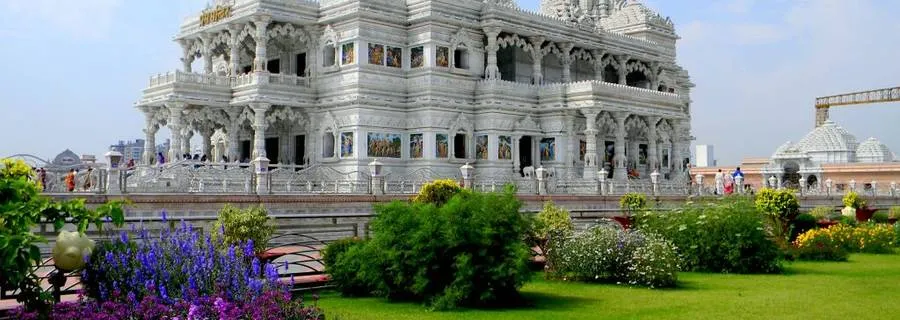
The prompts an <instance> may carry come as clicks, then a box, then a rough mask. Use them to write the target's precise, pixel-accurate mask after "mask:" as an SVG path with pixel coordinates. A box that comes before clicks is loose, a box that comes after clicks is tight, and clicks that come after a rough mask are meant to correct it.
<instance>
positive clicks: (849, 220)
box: [838, 215, 857, 226]
mask: <svg viewBox="0 0 900 320" xmlns="http://www.w3.org/2000/svg"><path fill="white" fill-rule="evenodd" d="M838 223H840V224H842V225H848V226H855V225H856V224H857V221H856V217H855V216H854V217H848V216H843V215H842V216H840V217H839V218H838Z"/></svg>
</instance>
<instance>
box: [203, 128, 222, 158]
mask: <svg viewBox="0 0 900 320" xmlns="http://www.w3.org/2000/svg"><path fill="white" fill-rule="evenodd" d="M213 133H215V130H214V129H213V128H212V126H207V127H204V128H202V129H201V130H200V136H202V137H203V154H201V155H200V157H201V158H202V157H203V156H206V159H207V160H208V161H209V162H214V161H217V160H218V159H213V154H212V149H213V146H212V135H213Z"/></svg>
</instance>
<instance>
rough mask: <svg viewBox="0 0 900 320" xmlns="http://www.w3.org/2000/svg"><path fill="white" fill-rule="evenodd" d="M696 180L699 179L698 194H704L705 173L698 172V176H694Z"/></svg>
mask: <svg viewBox="0 0 900 320" xmlns="http://www.w3.org/2000/svg"><path fill="white" fill-rule="evenodd" d="M694 181H697V195H698V196H702V195H703V175H702V174H699V173H698V174H697V175H696V176H694Z"/></svg>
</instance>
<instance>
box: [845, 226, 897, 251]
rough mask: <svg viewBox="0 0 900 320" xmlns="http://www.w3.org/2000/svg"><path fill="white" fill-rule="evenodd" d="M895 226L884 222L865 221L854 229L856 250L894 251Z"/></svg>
mask: <svg viewBox="0 0 900 320" xmlns="http://www.w3.org/2000/svg"><path fill="white" fill-rule="evenodd" d="M894 238H895V234H894V228H893V227H892V226H890V225H887V224H883V223H865V224H861V225H859V226H857V227H856V228H854V229H853V240H854V243H853V245H855V246H856V247H854V249H856V252H863V253H893V252H894V246H893V244H894Z"/></svg>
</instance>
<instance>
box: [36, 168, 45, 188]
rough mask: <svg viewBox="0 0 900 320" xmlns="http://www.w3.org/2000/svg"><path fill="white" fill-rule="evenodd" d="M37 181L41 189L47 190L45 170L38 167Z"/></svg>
mask: <svg viewBox="0 0 900 320" xmlns="http://www.w3.org/2000/svg"><path fill="white" fill-rule="evenodd" d="M38 181H40V182H41V191H47V170H44V168H40V169H38Z"/></svg>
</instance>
